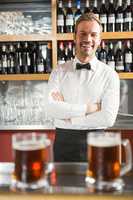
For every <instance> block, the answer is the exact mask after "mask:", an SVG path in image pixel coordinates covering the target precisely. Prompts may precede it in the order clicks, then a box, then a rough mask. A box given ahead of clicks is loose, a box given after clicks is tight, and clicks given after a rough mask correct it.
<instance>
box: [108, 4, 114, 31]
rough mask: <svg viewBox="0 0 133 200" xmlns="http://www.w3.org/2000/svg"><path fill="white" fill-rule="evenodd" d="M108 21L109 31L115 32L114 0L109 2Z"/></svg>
mask: <svg viewBox="0 0 133 200" xmlns="http://www.w3.org/2000/svg"><path fill="white" fill-rule="evenodd" d="M107 21H108V23H107V31H108V32H114V31H115V8H114V3H113V0H109V7H108V19H107Z"/></svg>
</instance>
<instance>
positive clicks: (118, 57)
mask: <svg viewBox="0 0 133 200" xmlns="http://www.w3.org/2000/svg"><path fill="white" fill-rule="evenodd" d="M117 45H118V46H117V49H116V53H115V69H116V71H117V72H123V71H124V63H123V52H122V42H121V41H118V43H117Z"/></svg>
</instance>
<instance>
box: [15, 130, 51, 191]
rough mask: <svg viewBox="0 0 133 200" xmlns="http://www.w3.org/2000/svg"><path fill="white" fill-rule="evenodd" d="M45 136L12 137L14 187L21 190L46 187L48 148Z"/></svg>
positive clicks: (23, 135)
mask: <svg viewBox="0 0 133 200" xmlns="http://www.w3.org/2000/svg"><path fill="white" fill-rule="evenodd" d="M49 146H50V140H49V139H48V138H47V136H46V135H45V134H39V133H18V134H14V135H13V136H12V147H13V153H14V164H15V169H14V174H13V179H12V186H13V187H16V188H19V189H38V188H41V187H44V186H45V185H46V176H47V174H46V171H47V162H48V156H49V155H48V151H47V149H48V147H49Z"/></svg>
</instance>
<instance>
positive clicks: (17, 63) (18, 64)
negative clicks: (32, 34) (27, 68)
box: [15, 42, 23, 74]
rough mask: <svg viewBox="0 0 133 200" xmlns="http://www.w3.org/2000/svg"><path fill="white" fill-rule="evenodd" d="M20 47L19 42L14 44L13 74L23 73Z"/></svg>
mask: <svg viewBox="0 0 133 200" xmlns="http://www.w3.org/2000/svg"><path fill="white" fill-rule="evenodd" d="M21 54H22V48H21V45H20V42H18V43H17V44H16V46H15V74H20V73H23V69H22V56H21Z"/></svg>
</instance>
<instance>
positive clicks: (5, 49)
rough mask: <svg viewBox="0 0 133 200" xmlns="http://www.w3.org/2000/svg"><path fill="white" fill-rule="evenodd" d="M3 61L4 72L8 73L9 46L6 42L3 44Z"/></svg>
mask: <svg viewBox="0 0 133 200" xmlns="http://www.w3.org/2000/svg"><path fill="white" fill-rule="evenodd" d="M1 61H2V74H7V47H6V45H5V44H3V45H2V52H1Z"/></svg>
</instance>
